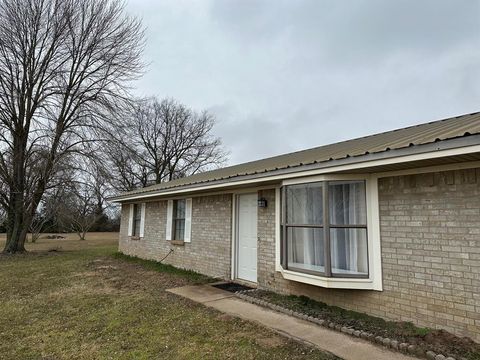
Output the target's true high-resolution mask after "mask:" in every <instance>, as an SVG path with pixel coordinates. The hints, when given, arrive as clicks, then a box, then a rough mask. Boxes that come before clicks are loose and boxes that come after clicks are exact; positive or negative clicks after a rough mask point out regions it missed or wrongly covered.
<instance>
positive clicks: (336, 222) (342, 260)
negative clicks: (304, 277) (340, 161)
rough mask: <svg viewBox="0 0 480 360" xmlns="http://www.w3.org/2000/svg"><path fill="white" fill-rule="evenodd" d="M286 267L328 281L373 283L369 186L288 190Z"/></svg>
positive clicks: (350, 183) (349, 183) (323, 184)
mask: <svg viewBox="0 0 480 360" xmlns="http://www.w3.org/2000/svg"><path fill="white" fill-rule="evenodd" d="M281 224H282V225H281V227H282V228H281V241H282V244H281V264H282V267H283V268H284V269H285V270H291V271H295V272H301V273H307V274H312V275H319V276H322V277H348V278H368V276H369V266H368V264H369V262H368V241H367V237H368V235H367V234H368V232H367V205H366V186H365V181H364V180H341V181H319V182H312V183H302V184H293V185H286V186H283V188H282V221H281Z"/></svg>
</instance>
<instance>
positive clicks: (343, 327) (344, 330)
mask: <svg viewBox="0 0 480 360" xmlns="http://www.w3.org/2000/svg"><path fill="white" fill-rule="evenodd" d="M340 331H341V332H342V333H345V334H346V333H347V327H346V326H342V328H341V329H340Z"/></svg>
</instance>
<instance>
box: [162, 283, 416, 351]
mask: <svg viewBox="0 0 480 360" xmlns="http://www.w3.org/2000/svg"><path fill="white" fill-rule="evenodd" d="M167 291H168V292H170V293H173V294H176V295H180V296H183V297H186V298H188V299H190V300H193V301H195V302H199V303H202V304H204V305H205V306H209V307H212V308H215V309H217V310H219V311H222V312H224V313H227V314H230V315H234V316H237V317H240V318H242V319H245V320H249V321H254V322H256V323H259V324H261V325H263V326H266V327H268V328H271V329H273V330H275V331H277V332H279V333H281V334H283V335H286V336H288V337H291V338H293V339H296V340H300V341H303V342H306V343H310V344H312V345H314V346H316V347H318V348H320V349H321V350H324V351H328V352H330V353H332V354H334V355H336V356H338V357H341V358H343V359H345V360H385V359H388V360H412V359H414V358H412V357H410V356H406V355H403V354H400V353H397V352H392V351H389V350H387V349H383V348H381V347H378V346H375V345H373V344H372V343H370V342H368V341H365V340H363V339H358V338H354V337H351V336H348V335H345V334H343V333H340V332H337V331H332V330H330V329H327V328H324V327H322V326H318V325H316V324H312V323H311V322H308V321H304V320H300V319H297V318H295V317H293V316H288V315H285V314H281V313H278V312H275V311H272V310H270V309H266V308H264V307H261V306H258V305H255V304H251V303H248V302H246V301H243V300H241V299H239V298H237V297H236V296H235V295H234V294H232V293H230V292H227V291H224V290H220V289H217V288H214V287H212V286H210V285H199V286H184V287H179V288H174V289H169V290H167Z"/></svg>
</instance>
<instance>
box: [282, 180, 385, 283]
mask: <svg viewBox="0 0 480 360" xmlns="http://www.w3.org/2000/svg"><path fill="white" fill-rule="evenodd" d="M336 180H337V181H338V180H364V181H365V188H366V202H367V204H366V205H367V246H368V268H369V276H368V278H339V277H324V276H319V275H312V274H306V273H301V272H297V271H292V270H286V269H283V267H282V265H281V258H280V247H281V205H280V204H281V192H280V187H278V188H277V189H276V199H275V200H276V201H275V215H276V224H277V226H276V234H275V235H276V236H275V238H276V246H275V249H276V252H275V259H276V261H275V269H276V271H278V272H280V273H281V274H282V276H283V278H285V279H287V280H292V281H297V282H302V283H306V284H310V285H315V286H320V287H325V288H338V289H363V290H377V291H382V290H383V287H382V255H381V245H380V219H379V206H378V178H377V177H376V176H375V175H370V174H348V175H317V176H310V177H303V178H296V179H288V180H284V181H283V182H282V184H281V186H286V185H294V184H305V183H311V182H320V181H336Z"/></svg>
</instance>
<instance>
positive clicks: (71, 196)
mask: <svg viewBox="0 0 480 360" xmlns="http://www.w3.org/2000/svg"><path fill="white" fill-rule="evenodd" d="M143 47H144V29H143V27H142V25H141V22H140V21H139V20H138V19H136V18H133V17H130V16H128V15H127V14H126V13H125V10H124V5H123V2H122V1H119V0H0V224H1V225H0V226H3V230H5V232H6V233H7V241H6V245H5V248H4V252H9V253H15V252H22V251H25V246H24V244H25V241H26V239H27V234H28V233H33V234H38V233H40V232H42V231H49V232H50V231H69V232H76V233H78V234H79V237H80V238H84V237H85V234H86V232H87V231H92V230H107V229H118V217H119V214H118V213H119V210H118V208H115V207H114V206H112V205H111V204H109V203H108V201H107V199H108V197H109V196H111V195H113V194H114V193H116V192H119V191H129V190H133V189H135V188H138V187H142V186H147V185H150V184H154V183H160V182H163V181H168V180H171V179H175V178H178V177H182V176H186V175H190V174H194V173H196V172H199V171H204V170H208V169H211V168H215V167H218V166H220V165H222V164H223V163H224V161H225V159H226V154H225V152H224V151H223V148H222V145H221V141H220V139H218V138H216V137H214V136H213V135H212V128H213V126H214V124H215V119H214V118H213V116H212V115H211V114H209V113H208V112H201V113H197V112H195V111H193V110H191V109H190V108H188V107H187V106H185V105H183V104H181V103H179V102H177V101H175V100H173V99H164V100H158V99H156V98H146V99H133V98H132V96H131V94H130V92H129V89H131V88H132V86H133V82H134V81H135V80H136V79H137V78H138V77H139V76H141V75H142V73H143V69H144V65H143V63H142V61H141V55H142V51H143ZM0 230H2V229H0Z"/></svg>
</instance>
